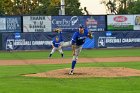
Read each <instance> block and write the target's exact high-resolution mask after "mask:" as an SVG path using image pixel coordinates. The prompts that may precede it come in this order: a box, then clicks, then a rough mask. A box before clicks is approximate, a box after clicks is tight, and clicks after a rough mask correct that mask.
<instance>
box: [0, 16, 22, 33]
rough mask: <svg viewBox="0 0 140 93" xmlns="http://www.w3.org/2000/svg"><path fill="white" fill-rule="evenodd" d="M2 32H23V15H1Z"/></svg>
mask: <svg viewBox="0 0 140 93" xmlns="http://www.w3.org/2000/svg"><path fill="white" fill-rule="evenodd" d="M0 32H21V17H20V16H1V17H0Z"/></svg>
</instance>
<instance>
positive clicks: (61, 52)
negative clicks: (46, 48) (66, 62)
mask: <svg viewBox="0 0 140 93" xmlns="http://www.w3.org/2000/svg"><path fill="white" fill-rule="evenodd" d="M58 51H59V52H60V54H61V57H62V58H63V57H64V53H63V50H62V48H59V49H58Z"/></svg>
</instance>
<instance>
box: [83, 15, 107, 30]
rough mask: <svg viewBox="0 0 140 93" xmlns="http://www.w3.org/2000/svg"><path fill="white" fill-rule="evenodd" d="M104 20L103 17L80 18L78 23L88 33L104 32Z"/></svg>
mask: <svg viewBox="0 0 140 93" xmlns="http://www.w3.org/2000/svg"><path fill="white" fill-rule="evenodd" d="M105 19H106V18H105V16H103V15H94V16H80V23H81V24H84V25H85V26H86V27H87V28H88V29H89V30H90V31H105V30H106V20H105Z"/></svg>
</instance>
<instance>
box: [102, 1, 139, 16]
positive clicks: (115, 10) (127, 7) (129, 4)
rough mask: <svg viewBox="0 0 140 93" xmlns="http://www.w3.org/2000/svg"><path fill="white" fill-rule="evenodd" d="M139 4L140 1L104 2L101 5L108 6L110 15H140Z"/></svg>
mask: <svg viewBox="0 0 140 93" xmlns="http://www.w3.org/2000/svg"><path fill="white" fill-rule="evenodd" d="M139 2H140V0H108V1H107V0H102V2H101V3H102V4H104V5H105V6H106V8H107V11H108V13H111V14H131V13H134V11H135V13H140V12H139V9H140V6H139V5H140V3H139ZM134 9H135V10H134ZM132 11H133V12H132Z"/></svg>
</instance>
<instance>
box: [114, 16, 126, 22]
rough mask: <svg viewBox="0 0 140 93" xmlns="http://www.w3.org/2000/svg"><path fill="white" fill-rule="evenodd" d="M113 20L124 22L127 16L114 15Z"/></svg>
mask: <svg viewBox="0 0 140 93" xmlns="http://www.w3.org/2000/svg"><path fill="white" fill-rule="evenodd" d="M114 21H116V22H125V21H127V17H125V16H116V17H114Z"/></svg>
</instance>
